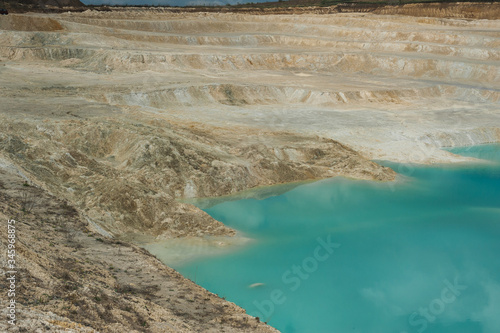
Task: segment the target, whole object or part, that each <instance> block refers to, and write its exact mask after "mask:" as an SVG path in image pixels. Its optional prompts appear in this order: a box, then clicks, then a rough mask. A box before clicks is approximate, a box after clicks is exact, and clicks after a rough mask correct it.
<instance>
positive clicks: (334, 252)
mask: <svg viewBox="0 0 500 333" xmlns="http://www.w3.org/2000/svg"><path fill="white" fill-rule="evenodd" d="M452 151H453V152H455V153H459V154H463V155H467V156H474V157H482V158H487V159H489V160H491V161H493V162H492V163H489V164H477V165H470V164H469V165H460V166H452V167H450V166H434V167H417V166H412V165H400V164H395V163H384V164H386V165H389V166H391V167H393V168H394V170H396V171H399V172H400V173H401V174H402V176H401V179H400V180H399V181H398V182H397V183H379V182H370V181H359V180H348V179H345V178H340V177H339V178H333V179H328V180H324V181H318V182H314V183H309V184H304V185H300V186H298V187H296V188H294V189H292V190H290V191H288V192H286V193H284V194H281V195H278V196H271V197H268V198H266V199H262V200H256V199H244V200H237V201H226V202H223V203H220V204H217V205H216V206H213V207H211V208H208V209H206V212H208V213H209V214H210V215H211V216H213V217H214V218H216V219H218V220H220V221H222V222H224V223H225V224H227V225H228V226H231V227H233V228H235V229H237V230H239V231H241V232H242V233H244V234H245V235H248V236H249V237H252V238H254V239H255V240H256V241H255V242H253V243H251V244H249V245H247V246H244V247H240V248H238V249H237V250H236V251H235V252H232V253H226V254H223V255H220V256H215V257H209V258H206V257H205V258H201V259H198V260H193V261H190V262H188V263H180V264H177V265H176V266H174V267H175V268H176V269H177V270H179V271H180V272H181V273H182V274H183V275H185V276H187V277H189V278H191V279H193V280H195V279H196V283H198V284H200V285H202V286H203V287H205V288H206V289H208V290H210V291H212V292H214V293H217V294H219V295H220V296H224V297H226V298H227V299H228V300H230V301H233V302H235V303H236V304H238V305H240V306H242V307H243V308H245V309H246V310H247V312H248V313H249V314H252V315H254V316H258V317H260V319H261V320H262V321H267V322H268V323H269V324H270V325H272V326H274V327H276V328H278V329H279V330H281V331H282V332H286V333H293V332H311V333H321V332H332V333H335V332H338V333H346V332H363V333H378V332H380V333H391V332H395V333H401V332H408V333H410V332H424V331H425V332H429V333H431V332H435V333H437V332H439V333H448V332H450V333H451V332H453V333H462V332H467V333H480V332H481V333H490V332H491V333H496V332H500V260H499V255H500V146H499V145H485V146H476V147H472V148H462V149H454V150H452ZM256 283H258V284H259V285H256V286H254V287H250V285H252V284H256Z"/></svg>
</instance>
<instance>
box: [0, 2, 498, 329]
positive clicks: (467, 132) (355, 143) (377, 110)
mask: <svg viewBox="0 0 500 333" xmlns="http://www.w3.org/2000/svg"><path fill="white" fill-rule="evenodd" d="M491 6H492V11H491V12H492V13H494V12H495V10H498V6H497V5H494V4H493V5H491ZM409 12H411V11H409ZM441 14H443V13H441ZM441 14H440V13H439V12H438V13H437V14H436V13H434V14H433V15H429V16H421V15H411V14H394V13H391V12H390V11H388V10H385V11H383V10H381V11H380V12H379V13H371V12H352V13H335V14H318V13H315V12H314V11H313V10H311V11H306V10H303V11H301V12H300V13H299V14H293V13H292V14H287V15H282V14H274V13H272V12H270V13H267V14H266V15H261V14H257V13H254V12H252V11H249V12H248V13H238V12H236V13H231V12H228V13H221V12H219V13H218V12H190V11H184V12H183V11H178V10H171V11H169V10H166V9H153V8H151V9H147V8H146V9H122V10H111V11H96V10H86V11H82V12H61V13H52V14H51V13H48V14H44V13H23V14H20V13H10V14H9V15H5V16H2V17H0V194H1V196H2V203H1V205H2V210H1V212H0V216H1V218H2V220H5V223H7V222H6V221H8V220H9V219H12V218H15V219H16V220H19V221H21V222H19V225H20V226H19V230H20V231H18V237H19V247H20V249H19V255H18V261H19V262H20V263H21V264H20V265H21V267H23V268H22V272H23V273H22V274H23V275H22V276H23V279H22V280H20V282H19V284H20V290H19V292H20V295H22V296H20V297H22V298H19V300H18V307H19V308H20V309H21V312H20V314H19V317H20V318H19V323H20V325H21V324H22V325H24V326H23V327H24V328H25V329H27V330H28V331H30V330H31V329H32V328H34V327H39V325H42V323H43V325H46V327H50V329H51V330H54V331H65V332H66V331H75V332H92V331H103V332H118V331H124V330H125V331H127V332H132V331H138V332H140V331H151V332H249V331H252V332H274V331H275V330H274V329H273V328H272V327H270V326H267V325H266V324H265V323H262V322H260V320H259V319H256V318H254V317H251V316H249V315H247V314H245V311H244V310H243V309H241V308H239V307H237V306H236V305H235V304H233V303H230V302H227V301H225V300H223V299H221V298H218V297H217V296H216V295H213V294H212V293H210V292H208V291H206V290H205V289H203V288H201V287H199V286H197V285H196V284H195V283H194V282H192V281H189V280H187V279H185V278H183V277H182V276H181V275H180V274H178V273H177V272H175V271H174V270H173V269H171V268H169V267H167V266H165V265H163V264H162V263H161V262H159V261H158V260H157V259H156V258H154V257H153V256H151V255H150V254H149V253H147V252H146V251H145V250H143V249H141V248H140V247H138V246H137V245H136V244H137V242H138V240H141V241H144V240H158V239H173V238H204V237H219V238H220V239H225V238H228V237H233V238H238V237H240V235H238V233H237V232H236V231H235V230H233V229H231V228H229V227H227V226H225V225H224V224H222V223H221V222H219V221H216V220H214V219H213V218H212V217H210V216H209V215H208V214H206V213H204V212H203V211H202V210H200V209H198V208H196V207H195V206H193V205H190V204H188V203H184V202H181V201H180V200H179V199H188V198H195V197H219V196H223V195H228V194H234V193H237V192H240V191H243V190H247V189H251V188H256V187H260V186H268V185H278V184H286V183H293V182H299V181H306V180H314V179H321V178H327V177H335V176H344V177H348V178H355V179H366V180H375V181H380V182H382V181H383V182H391V181H394V180H395V179H396V172H397V171H398V170H392V169H390V168H388V167H383V166H381V165H379V164H377V163H376V161H381V160H385V161H393V162H400V163H417V164H440V163H465V162H468V161H471V160H472V159H471V158H467V157H462V156H458V155H454V154H452V153H450V152H447V151H445V150H442V148H445V147H455V146H469V145H477V144H483V143H495V142H498V141H499V140H500V112H499V111H500V110H499V105H500V103H499V102H500V20H498V17H497V18H494V17H493V18H491V17H488V19H486V18H481V19H475V18H467V17H461V16H460V15H455V14H453V13H452V14H453V15H452V14H450V15H441ZM444 14H446V13H444ZM6 234H7V228H3V229H2V230H1V232H0V235H2V236H1V242H2V248H3V246H4V245H5V244H6V243H5V240H6V239H7V238H6V237H7V236H6ZM45 235H50V237H48V236H45ZM223 242H224V241H223ZM3 256H4V254H2V260H3V261H5V260H6V258H4V257H3ZM131 263H134V264H131ZM126 267H128V268H126ZM127 269H128V270H127ZM131 272H133V274H132V273H131ZM165 281H167V282H165ZM2 283H3V284H6V283H7V282H5V281H3V282H2ZM33 283H36V287H30V286H32V285H33ZM61 290H65V291H66V292H65V293H61ZM23 299H24V300H23ZM4 302H5V301H4V300H3V299H2V310H1V311H4V310H5V309H6V307H4V306H3V304H4ZM5 304H6V303H5ZM82 309H84V311H83V310H82ZM2 325H7V323H6V322H1V323H0V328H1V330H2V331H4V330H7V328H8V327H7V326H2Z"/></svg>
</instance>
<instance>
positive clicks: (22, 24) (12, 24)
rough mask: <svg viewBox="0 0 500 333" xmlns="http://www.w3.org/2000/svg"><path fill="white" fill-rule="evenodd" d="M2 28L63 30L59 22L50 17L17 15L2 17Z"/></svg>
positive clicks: (0, 21) (0, 23)
mask: <svg viewBox="0 0 500 333" xmlns="http://www.w3.org/2000/svg"><path fill="white" fill-rule="evenodd" d="M0 29H1V30H14V31H58V30H63V27H62V26H61V24H59V22H57V21H56V20H54V19H51V18H48V17H35V16H27V15H15V14H11V15H8V16H3V17H0Z"/></svg>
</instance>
